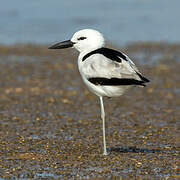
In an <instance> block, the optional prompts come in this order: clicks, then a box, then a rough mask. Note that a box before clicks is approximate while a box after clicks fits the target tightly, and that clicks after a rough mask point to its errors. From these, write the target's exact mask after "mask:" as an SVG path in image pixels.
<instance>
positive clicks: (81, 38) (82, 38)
mask: <svg viewBox="0 0 180 180" xmlns="http://www.w3.org/2000/svg"><path fill="white" fill-rule="evenodd" d="M84 39H86V37H80V38H78V40H84Z"/></svg>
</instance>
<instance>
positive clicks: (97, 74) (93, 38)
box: [49, 29, 150, 155]
mask: <svg viewBox="0 0 180 180" xmlns="http://www.w3.org/2000/svg"><path fill="white" fill-rule="evenodd" d="M70 47H71V48H75V49H76V50H78V51H79V56H78V69H79V72H80V75H81V77H82V80H83V82H84V83H85V85H86V86H87V87H88V89H89V90H90V91H91V92H92V93H94V94H95V95H97V96H98V97H99V100H100V108H101V119H102V129H103V149H104V151H103V155H108V154H109V152H107V147H106V131H105V110H104V103H103V98H104V97H119V96H121V95H123V94H124V93H125V92H126V91H127V90H128V89H130V88H131V87H134V86H141V87H144V86H146V83H148V82H150V81H149V80H148V79H147V78H146V77H144V76H143V75H142V74H141V73H140V71H139V70H138V68H137V67H136V65H135V64H134V62H133V61H132V60H131V59H130V58H129V57H128V56H127V55H126V54H124V53H123V52H120V51H117V50H114V49H110V48H107V47H105V39H104V37H103V35H102V33H100V32H99V31H97V30H95V29H82V30H79V31H77V32H76V33H74V35H73V36H72V38H71V39H70V40H66V41H62V42H59V43H55V44H54V45H52V46H50V47H49V49H64V48H70Z"/></svg>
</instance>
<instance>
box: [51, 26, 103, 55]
mask: <svg viewBox="0 0 180 180" xmlns="http://www.w3.org/2000/svg"><path fill="white" fill-rule="evenodd" d="M104 44H105V41H104V37H103V35H102V34H101V33H100V32H98V31H96V30H93V29H83V30H80V31H78V32H76V33H75V34H74V35H73V37H72V38H71V40H68V41H63V42H60V43H57V44H55V45H53V46H51V47H49V49H63V48H68V47H74V48H75V49H77V50H78V51H79V52H84V51H93V50H95V49H98V48H101V47H103V46H104Z"/></svg>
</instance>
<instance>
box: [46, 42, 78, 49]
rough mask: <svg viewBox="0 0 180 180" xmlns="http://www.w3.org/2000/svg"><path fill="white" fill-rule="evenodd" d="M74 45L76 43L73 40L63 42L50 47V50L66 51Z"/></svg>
mask: <svg viewBox="0 0 180 180" xmlns="http://www.w3.org/2000/svg"><path fill="white" fill-rule="evenodd" d="M74 44H75V43H73V42H72V41H71V40H68V41H63V42H60V43H57V44H54V45H52V46H50V47H49V48H48V49H64V48H69V47H73V45H74Z"/></svg>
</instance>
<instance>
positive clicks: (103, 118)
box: [100, 96, 108, 155]
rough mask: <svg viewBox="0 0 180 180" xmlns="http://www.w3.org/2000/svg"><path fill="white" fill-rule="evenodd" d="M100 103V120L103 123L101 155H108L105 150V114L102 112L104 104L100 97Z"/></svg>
mask: <svg viewBox="0 0 180 180" xmlns="http://www.w3.org/2000/svg"><path fill="white" fill-rule="evenodd" d="M100 103H101V119H102V122H103V143H104V153H103V155H108V153H107V149H106V127H105V112H104V104H103V97H102V96H101V97H100Z"/></svg>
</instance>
